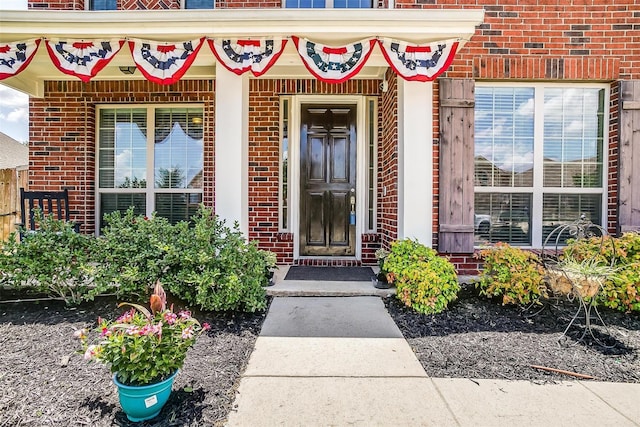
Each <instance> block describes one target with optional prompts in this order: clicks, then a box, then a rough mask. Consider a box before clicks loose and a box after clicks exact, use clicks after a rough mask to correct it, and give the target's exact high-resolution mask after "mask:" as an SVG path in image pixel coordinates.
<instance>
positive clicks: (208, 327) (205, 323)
mask: <svg viewBox="0 0 640 427" xmlns="http://www.w3.org/2000/svg"><path fill="white" fill-rule="evenodd" d="M209 329H211V325H210V324H208V323H207V322H204V323H203V324H202V330H203V331H208V330H209Z"/></svg>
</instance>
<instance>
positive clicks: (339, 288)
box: [266, 265, 477, 297]
mask: <svg viewBox="0 0 640 427" xmlns="http://www.w3.org/2000/svg"><path fill="white" fill-rule="evenodd" d="M371 268H372V269H373V271H374V273H377V272H378V267H371ZM288 271H289V266H288V265H281V266H279V268H278V269H277V270H276V271H275V274H274V276H273V280H274V282H275V285H273V286H269V287H267V288H266V290H267V295H270V296H274V297H357V296H377V297H388V296H390V295H395V293H396V288H395V287H393V288H390V289H377V288H375V287H374V286H373V282H327V281H314V280H284V278H285V276H286V275H287V272H288ZM476 279H477V276H458V281H459V282H460V283H470V282H472V281H473V280H476Z"/></svg>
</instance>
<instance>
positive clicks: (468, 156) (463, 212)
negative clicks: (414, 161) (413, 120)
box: [438, 79, 475, 253]
mask: <svg viewBox="0 0 640 427" xmlns="http://www.w3.org/2000/svg"><path fill="white" fill-rule="evenodd" d="M439 82H440V177H439V179H440V193H439V197H440V200H439V205H440V210H439V212H440V215H439V216H440V228H439V231H440V233H439V236H438V250H439V251H440V252H443V253H470V252H473V242H474V235H473V224H474V221H473V216H474V210H473V167H474V162H473V118H474V111H473V107H474V104H475V99H474V88H475V85H474V81H473V80H470V79H440V80H439Z"/></svg>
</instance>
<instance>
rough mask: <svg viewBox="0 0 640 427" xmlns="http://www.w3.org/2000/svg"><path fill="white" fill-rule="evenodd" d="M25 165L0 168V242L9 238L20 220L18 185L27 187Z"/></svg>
mask: <svg viewBox="0 0 640 427" xmlns="http://www.w3.org/2000/svg"><path fill="white" fill-rule="evenodd" d="M27 172H28V170H27V167H26V166H24V167H19V168H17V169H0V242H4V241H6V240H8V239H9V236H10V235H11V233H12V232H13V231H16V226H15V224H16V222H20V209H21V208H20V187H24V188H27V184H28V173H27Z"/></svg>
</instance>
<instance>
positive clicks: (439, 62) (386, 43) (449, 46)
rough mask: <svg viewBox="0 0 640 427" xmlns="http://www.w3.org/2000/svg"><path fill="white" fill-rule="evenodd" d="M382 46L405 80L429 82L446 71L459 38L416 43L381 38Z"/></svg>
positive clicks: (387, 58)
mask: <svg viewBox="0 0 640 427" xmlns="http://www.w3.org/2000/svg"><path fill="white" fill-rule="evenodd" d="M378 42H380V48H381V50H382V54H383V55H384V57H385V59H386V60H387V62H388V63H389V65H390V66H391V68H393V70H394V71H395V72H396V74H398V75H399V76H400V77H402V78H403V79H405V80H414V81H419V82H428V81H432V80H434V79H435V78H436V77H438V76H439V75H440V74H442V73H443V72H445V71H446V70H447V68H449V65H451V62H452V61H453V58H454V56H455V54H456V50H457V49H458V41H457V40H445V41H441V42H435V43H431V44H427V45H415V44H411V43H407V42H402V41H398V40H392V39H381V40H378Z"/></svg>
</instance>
